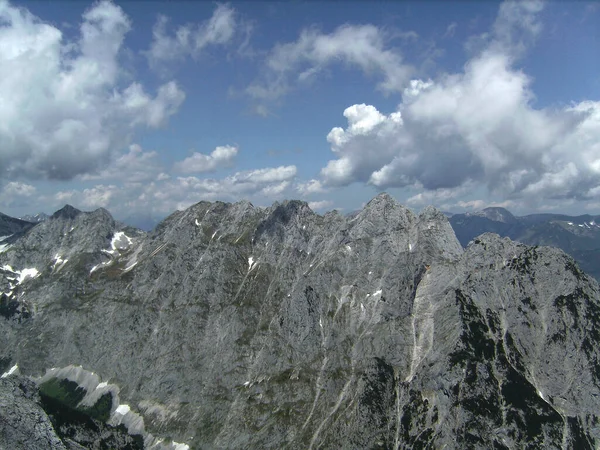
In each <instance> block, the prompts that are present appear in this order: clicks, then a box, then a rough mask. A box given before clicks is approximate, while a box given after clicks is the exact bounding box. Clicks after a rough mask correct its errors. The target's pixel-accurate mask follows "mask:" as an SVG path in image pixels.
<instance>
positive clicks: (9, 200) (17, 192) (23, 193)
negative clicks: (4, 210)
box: [0, 181, 37, 207]
mask: <svg viewBox="0 0 600 450" xmlns="http://www.w3.org/2000/svg"><path fill="white" fill-rule="evenodd" d="M36 193H37V189H36V188H35V186H32V185H30V184H27V183H22V182H20V181H11V182H9V183H6V184H5V185H4V187H3V188H2V190H1V191H0V205H2V206H4V207H13V206H21V205H23V204H27V203H28V202H29V199H30V198H31V197H32V196H34V195H35V194H36Z"/></svg>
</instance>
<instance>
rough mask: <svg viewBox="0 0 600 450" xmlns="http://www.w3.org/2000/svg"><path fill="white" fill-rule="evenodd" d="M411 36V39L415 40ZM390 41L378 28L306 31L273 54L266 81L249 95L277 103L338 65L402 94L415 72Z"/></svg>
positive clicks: (386, 89) (261, 81)
mask: <svg viewBox="0 0 600 450" xmlns="http://www.w3.org/2000/svg"><path fill="white" fill-rule="evenodd" d="M409 35H410V38H411V39H413V38H414V36H415V35H414V33H409ZM391 37H393V36H391ZM395 37H398V36H395ZM387 38H388V36H387V35H386V33H384V32H383V31H382V30H381V29H379V28H377V27H376V26H374V25H342V26H340V27H338V28H337V29H335V30H334V31H333V32H332V33H329V34H326V33H322V32H320V31H318V30H317V29H315V28H310V29H305V30H303V31H302V32H301V34H300V36H299V38H298V40H297V41H295V42H289V43H285V44H277V45H276V46H275V47H274V48H273V50H271V52H270V54H269V55H268V57H267V60H266V63H265V71H264V74H263V75H264V78H262V79H259V80H257V81H256V82H254V83H252V84H251V85H250V86H248V87H247V88H246V93H247V94H248V95H249V96H251V97H252V98H254V99H256V100H260V101H265V100H275V99H277V98H279V97H281V96H282V95H284V94H285V93H287V92H288V91H289V89H290V85H291V84H293V83H304V82H308V81H310V80H312V79H313V78H314V77H316V76H317V75H318V74H319V73H321V72H323V71H324V70H326V68H327V67H328V66H329V65H331V64H333V63H337V62H342V63H344V64H346V65H348V66H352V67H356V68H358V69H361V70H362V71H363V72H365V73H366V74H368V75H376V76H378V77H380V78H381V81H380V82H379V85H378V87H379V88H380V89H381V90H382V91H384V92H386V93H391V92H400V91H401V89H402V88H403V87H404V85H405V83H406V82H407V81H408V79H409V77H410V74H411V73H412V71H413V68H412V67H411V66H410V65H408V64H406V63H405V62H404V61H403V58H402V55H401V53H400V52H399V51H398V49H396V48H388V46H387V40H388V39H387ZM263 108H264V107H263Z"/></svg>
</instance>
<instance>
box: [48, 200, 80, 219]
mask: <svg viewBox="0 0 600 450" xmlns="http://www.w3.org/2000/svg"><path fill="white" fill-rule="evenodd" d="M79 214H81V211H80V210H78V209H77V208H75V207H73V206H71V205H69V204H67V205H65V206H63V207H62V208H61V209H59V210H58V211H56V212H55V213H54V214H52V215H51V216H50V218H51V219H69V220H72V219H75V218H76V217H77V216H78V215H79Z"/></svg>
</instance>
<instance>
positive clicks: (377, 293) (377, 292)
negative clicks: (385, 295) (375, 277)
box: [373, 289, 383, 297]
mask: <svg viewBox="0 0 600 450" xmlns="http://www.w3.org/2000/svg"><path fill="white" fill-rule="evenodd" d="M382 292H383V291H382V290H381V289H379V290H378V291H375V292H373V297H375V296H376V295H381V293H382Z"/></svg>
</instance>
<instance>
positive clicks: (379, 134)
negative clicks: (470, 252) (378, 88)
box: [321, 2, 600, 204]
mask: <svg viewBox="0 0 600 450" xmlns="http://www.w3.org/2000/svg"><path fill="white" fill-rule="evenodd" d="M539 9H540V5H539V4H538V3H533V4H525V3H522V2H517V3H510V4H503V5H502V6H501V8H500V12H499V17H498V20H497V21H496V25H495V27H494V31H493V33H492V37H491V38H490V39H488V42H487V44H486V45H487V47H486V48H484V49H482V51H481V52H480V53H478V54H477V55H476V56H475V57H473V58H472V59H471V60H469V61H468V62H467V63H466V64H465V66H464V71H463V72H462V73H457V74H449V75H444V76H442V77H440V78H439V79H437V80H435V81H432V80H427V81H425V80H413V81H411V83H410V84H409V85H408V86H407V87H406V89H405V90H404V92H403V101H402V103H401V104H400V105H399V107H398V110H397V111H395V112H393V113H391V114H388V115H386V114H383V113H381V112H380V111H378V110H377V109H376V108H375V107H374V106H371V105H364V104H362V105H353V106H351V107H349V108H347V109H346V110H345V111H344V116H345V117H346V119H347V122H348V125H347V127H346V128H345V129H344V128H340V127H336V128H333V129H332V130H331V132H330V133H329V135H328V136H327V140H328V141H329V143H330V144H331V150H332V152H333V153H334V155H335V159H332V160H331V161H329V162H328V163H327V165H326V166H325V167H324V168H323V169H322V171H321V179H322V181H323V184H324V185H325V186H327V185H331V186H345V185H349V184H351V183H354V182H363V183H367V184H371V185H374V186H376V187H378V188H390V187H413V188H418V189H423V190H425V192H423V193H420V194H417V195H415V196H414V197H412V198H411V199H409V203H415V204H421V203H423V202H427V201H430V202H434V201H436V202H437V201H444V200H447V199H449V198H455V197H456V196H457V195H459V194H457V192H458V193H464V192H465V189H468V188H470V187H474V186H477V185H485V186H487V187H488V189H489V191H490V192H492V193H494V194H497V195H499V196H504V197H510V198H517V197H524V198H525V197H527V198H536V197H546V198H586V197H590V196H593V195H594V194H595V193H596V191H594V189H595V187H596V186H598V185H599V184H600V156H598V155H600V102H591V101H585V102H581V103H579V104H574V105H572V106H570V107H568V108H562V109H560V108H554V109H541V108H535V107H534V106H533V100H534V98H535V96H534V93H533V92H532V90H531V79H530V78H529V77H528V76H527V75H526V74H525V73H524V72H523V71H521V70H519V69H517V68H515V66H514V61H515V60H516V56H518V55H520V54H521V53H522V51H523V48H524V46H525V44H524V43H525V42H526V38H527V37H532V36H535V35H537V33H539V30H540V25H539V23H538V22H537V19H536V16H535V14H536V12H538V11H539ZM518 11H522V12H523V14H524V15H519V14H517V12H518ZM460 195H462V194H460Z"/></svg>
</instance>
